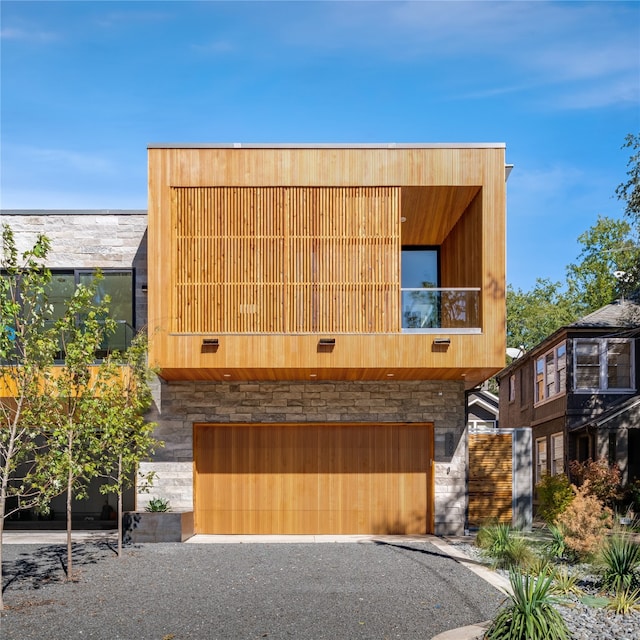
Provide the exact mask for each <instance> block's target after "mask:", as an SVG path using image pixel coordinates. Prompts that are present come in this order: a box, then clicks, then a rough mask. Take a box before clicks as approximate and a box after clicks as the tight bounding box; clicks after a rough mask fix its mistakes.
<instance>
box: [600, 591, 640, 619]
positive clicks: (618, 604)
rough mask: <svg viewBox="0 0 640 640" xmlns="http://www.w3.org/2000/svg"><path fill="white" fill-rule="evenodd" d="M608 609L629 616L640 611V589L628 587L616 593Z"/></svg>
mask: <svg viewBox="0 0 640 640" xmlns="http://www.w3.org/2000/svg"><path fill="white" fill-rule="evenodd" d="M607 609H609V611H614V612H615V613H620V614H622V615H627V614H628V613H631V612H632V611H640V589H631V588H630V587H627V588H626V589H620V590H619V591H616V592H615V594H614V595H613V597H612V598H611V600H610V601H609V604H608V605H607Z"/></svg>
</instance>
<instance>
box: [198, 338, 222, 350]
mask: <svg viewBox="0 0 640 640" xmlns="http://www.w3.org/2000/svg"><path fill="white" fill-rule="evenodd" d="M219 346H220V340H219V339H218V338H203V339H202V348H201V349H200V352H201V353H215V352H216V351H217V350H218V347H219Z"/></svg>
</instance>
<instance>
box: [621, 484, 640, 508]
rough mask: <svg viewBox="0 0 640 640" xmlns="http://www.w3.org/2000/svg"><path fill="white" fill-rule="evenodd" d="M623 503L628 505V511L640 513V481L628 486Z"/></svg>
mask: <svg viewBox="0 0 640 640" xmlns="http://www.w3.org/2000/svg"><path fill="white" fill-rule="evenodd" d="M623 501H624V502H625V503H626V504H627V505H628V510H630V511H632V512H634V513H640V480H635V481H634V482H631V483H630V484H628V485H627V487H626V489H625V492H624V496H623Z"/></svg>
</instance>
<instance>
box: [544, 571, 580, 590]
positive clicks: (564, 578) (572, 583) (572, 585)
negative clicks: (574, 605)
mask: <svg viewBox="0 0 640 640" xmlns="http://www.w3.org/2000/svg"><path fill="white" fill-rule="evenodd" d="M579 580H580V578H579V576H578V575H577V574H573V575H572V574H570V573H569V571H568V569H567V568H566V567H563V568H562V569H558V570H557V571H556V572H555V573H554V575H553V586H552V588H551V590H552V591H553V593H557V594H560V595H563V596H568V595H571V594H574V595H580V594H581V593H582V591H581V589H580V587H578V582H579Z"/></svg>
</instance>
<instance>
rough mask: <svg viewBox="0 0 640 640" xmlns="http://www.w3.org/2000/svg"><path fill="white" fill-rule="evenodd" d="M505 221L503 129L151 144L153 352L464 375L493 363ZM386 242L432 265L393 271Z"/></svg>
mask: <svg viewBox="0 0 640 640" xmlns="http://www.w3.org/2000/svg"><path fill="white" fill-rule="evenodd" d="M504 231H505V165H504V145H466V146H465V145H458V146H456V145H416V146H411V145H405V146H400V145H398V146H394V145H387V146H384V145H380V146H375V145H370V146H364V145H363V146H360V147H351V146H331V145H327V146H304V145H302V146H298V147H278V146H272V147H267V146H249V147H242V146H232V145H226V146H225V145H201V146H198V145H195V146H189V145H184V146H180V145H153V146H151V147H150V149H149V246H150V254H149V255H150V279H149V283H150V284H149V314H150V315H149V318H150V323H149V324H150V330H151V335H152V347H151V349H152V351H151V354H152V359H153V362H154V363H155V364H157V365H159V366H160V368H161V369H162V371H163V375H164V376H165V377H166V378H167V379H183V378H187V379H223V376H224V375H225V373H226V374H227V375H229V377H233V379H238V378H239V379H308V377H309V376H311V375H317V376H318V377H323V378H325V379H326V376H328V378H329V379H385V378H386V377H388V376H393V377H396V376H397V377H398V378H399V379H438V378H439V379H454V380H461V379H465V380H466V382H467V385H468V386H473V385H474V384H477V383H478V382H480V381H482V380H484V379H486V378H487V377H489V376H490V375H491V374H492V373H494V372H495V371H496V370H498V369H499V368H500V367H501V366H502V364H503V353H504V286H505V285H504V277H505V265H504V262H505V250H504V242H505V233H504ZM403 248H409V249H412V250H417V249H420V250H423V249H424V250H425V251H427V252H428V251H432V252H433V253H434V254H437V257H438V272H439V273H438V275H437V276H436V278H434V279H437V282H434V281H433V279H432V278H429V280H430V281H429V282H428V283H427V282H419V283H418V285H412V286H413V287H416V286H417V289H405V288H404V287H405V285H404V284H403V274H402V269H401V254H402V250H403ZM407 301H408V304H410V305H411V307H412V309H413V310H415V313H413V315H412V322H413V324H411V325H406V324H405V317H404V316H405V312H404V311H405V305H406V304H407ZM438 336H439V337H441V338H443V339H445V340H444V341H443V342H440V343H434V337H438ZM322 337H324V338H329V339H331V340H335V346H334V347H332V348H330V349H320V348H319V338H322ZM447 340H448V342H447ZM213 342H215V345H213V344H212V343H213ZM440 345H442V346H440ZM205 346H207V347H208V346H212V347H213V346H215V348H204V347H205Z"/></svg>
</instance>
